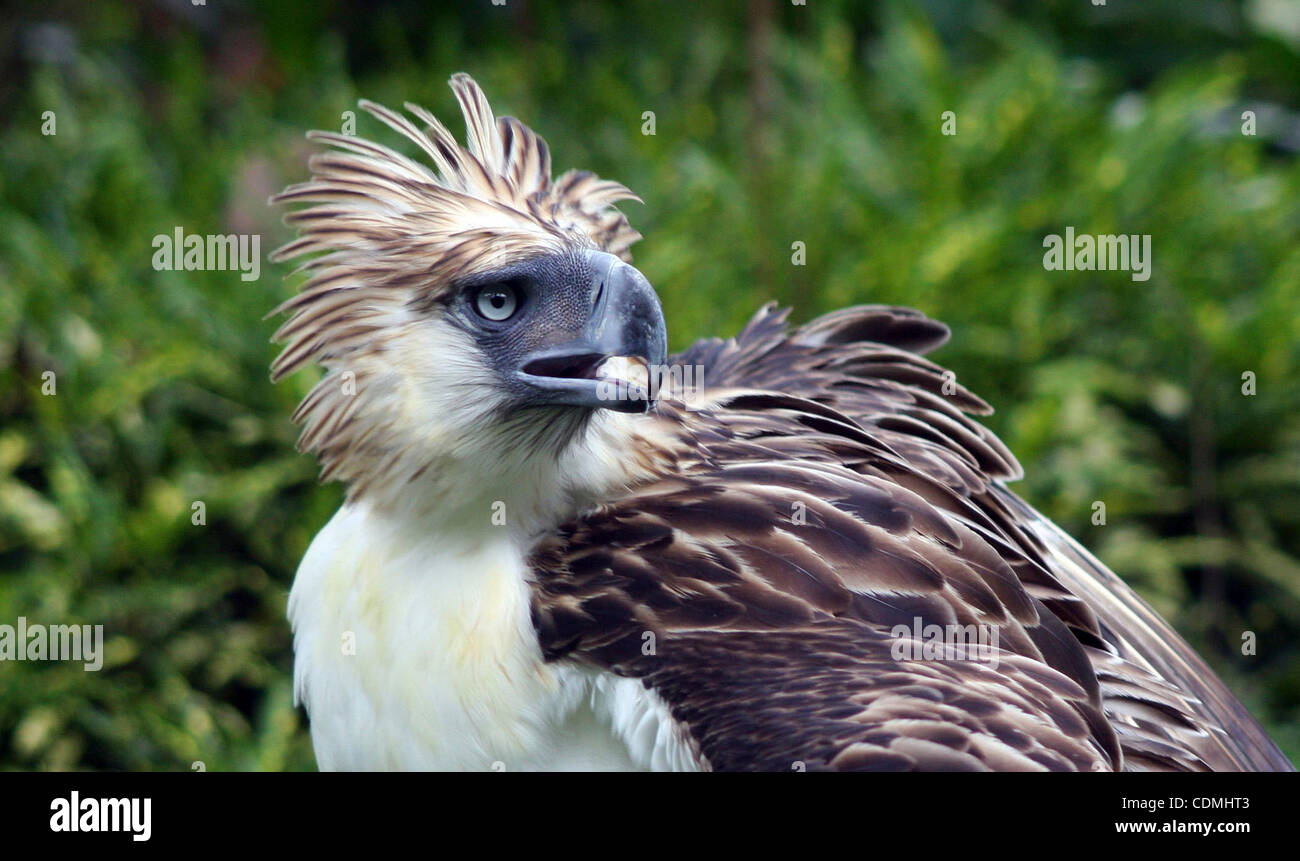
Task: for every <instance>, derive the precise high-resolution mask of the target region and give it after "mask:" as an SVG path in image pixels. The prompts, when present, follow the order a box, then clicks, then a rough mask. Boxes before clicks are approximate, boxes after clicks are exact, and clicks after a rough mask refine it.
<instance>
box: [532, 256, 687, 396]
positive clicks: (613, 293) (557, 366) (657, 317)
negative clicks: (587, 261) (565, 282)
mask: <svg viewBox="0 0 1300 861" xmlns="http://www.w3.org/2000/svg"><path fill="white" fill-rule="evenodd" d="M601 256H602V257H608V258H609V260H608V261H604V262H605V263H606V264H607V266H606V267H602V268H603V271H602V272H601V273H600V274H598V275H597V279H596V283H595V286H594V293H593V295H594V301H593V302H592V305H591V312H590V316H589V317H588V319H587V321H586V324H585V325H584V326H583V327H582V332H581V334H580V335H579V336H578V337H577V338H574V339H573V340H571V341H568V342H565V343H562V344H555V345H550V346H547V347H544V348H542V349H540V350H537V351H535V352H533V353H531V354H529V355H528V356H526V357H525V358H524V360H523V362H522V363H521V365H520V368H519V371H518V376H519V379H520V380H522V381H523V382H525V383H527V384H528V385H530V386H532V387H533V388H534V389H537V390H539V391H540V392H541V393H543V394H544V401H545V402H546V403H549V404H560V405H565V406H577V407H590V408H593V409H607V410H617V411H619V412H645V411H646V410H648V409H649V408H650V407H651V406H652V405H653V403H654V398H653V391H652V389H653V387H652V386H651V385H650V383H651V380H652V379H653V378H654V375H655V374H657V373H658V372H659V369H660V368H662V367H663V364H664V362H665V361H666V359H667V355H668V335H667V330H666V327H665V325H664V314H663V309H662V308H661V307H660V305H659V297H658V296H656V295H655V291H654V288H653V287H651V286H650V282H649V281H647V280H646V279H645V276H644V275H642V274H641V273H640V272H638V271H637V270H636V269H635V268H633V267H632V266H629V265H628V264H626V263H624V262H623V261H621V260H619V259H618V258H617V257H614V256H612V255H608V254H602V255H601Z"/></svg>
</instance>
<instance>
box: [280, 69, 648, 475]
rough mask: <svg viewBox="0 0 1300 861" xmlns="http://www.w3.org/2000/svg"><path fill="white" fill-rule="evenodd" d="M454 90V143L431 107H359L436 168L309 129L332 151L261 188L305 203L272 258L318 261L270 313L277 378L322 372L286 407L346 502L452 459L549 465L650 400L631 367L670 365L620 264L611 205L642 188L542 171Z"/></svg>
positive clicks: (467, 81)
mask: <svg viewBox="0 0 1300 861" xmlns="http://www.w3.org/2000/svg"><path fill="white" fill-rule="evenodd" d="M451 87H452V90H453V91H454V92H455V95H456V98H457V100H458V101H459V103H460V107H461V109H462V111H463V113H464V117H465V123H466V126H467V142H466V146H461V145H460V144H459V143H458V142H457V141H456V140H455V138H454V137H453V136H452V134H451V133H450V132H449V131H448V130H447V128H446V127H445V126H444V125H443V124H442V123H440V122H439V121H438V120H437V119H436V118H435V117H434V116H433V115H432V114H430V113H429V112H428V111H426V110H424V109H423V108H420V107H418V106H416V105H412V104H409V103H408V104H407V105H406V106H405V107H406V110H407V111H408V112H409V114H410V115H411V116H413V117H414V118H415V120H418V121H419V123H420V125H417V124H416V122H415V121H413V120H412V119H410V118H409V117H408V116H406V115H404V114H401V113H398V112H395V111H392V110H389V109H387V108H384V107H382V106H379V105H376V104H373V103H370V102H365V101H363V102H361V103H360V104H361V107H362V108H363V109H365V110H366V111H368V112H369V113H370V114H372V115H373V116H374V117H376V118H377V119H379V120H380V121H381V122H383V123H384V124H386V125H388V126H389V127H390V128H392V129H394V130H395V131H397V132H399V133H400V134H402V135H403V136H405V137H406V138H407V140H409V141H410V142H412V143H413V144H414V145H415V146H416V147H417V148H418V149H419V150H420V151H421V152H422V153H423V156H424V157H426V158H427V159H428V161H429V162H430V163H431V165H430V164H425V163H422V162H421V161H418V160H415V159H412V158H408V157H407V156H405V155H402V154H400V153H398V152H396V151H394V150H392V149H389V148H388V147H385V146H382V145H380V144H377V143H373V142H371V141H368V140H365V139H362V138H359V137H356V136H352V135H345V134H337V133H333V132H312V133H310V134H309V135H308V136H309V137H310V138H312V139H314V140H318V141H322V142H324V143H326V144H329V145H330V146H332V147H334V149H333V150H330V151H328V152H324V153H321V154H317V155H315V156H313V157H312V159H311V161H310V162H309V164H310V168H311V171H312V178H311V179H310V180H309V181H307V182H304V183H301V184H298V185H293V186H290V187H289V188H287V189H285V191H284V192H282V193H281V194H279V195H276V196H275V197H273V198H272V202H273V203H279V204H299V203H305V204H310V206H308V207H306V208H301V209H297V210H296V211H293V212H291V213H289V214H288V215H286V217H285V220H286V223H288V224H290V225H291V226H294V227H296V228H297V229H298V238H297V239H296V240H294V241H293V242H290V243H289V244H288V245H285V246H284V247H282V248H280V249H278V250H277V251H276V252H275V253H274V255H273V259H278V260H287V259H291V258H295V257H298V256H300V255H312V256H311V257H310V258H309V259H307V261H306V262H305V263H303V264H302V265H301V266H300V267H299V269H298V270H297V271H298V272H306V273H309V276H310V277H309V278H308V279H307V280H306V282H305V283H304V284H303V285H302V288H301V291H300V292H299V293H298V294H297V295H296V296H295V297H293V298H292V299H290V300H288V301H287V302H284V303H283V304H282V305H280V306H279V308H277V309H276V311H274V312H272V313H279V312H283V313H287V314H288V315H289V316H288V320H287V321H286V322H285V323H284V325H283V326H281V327H280V329H279V331H277V332H276V334H275V340H277V341H280V342H282V343H284V344H285V348H284V350H283V352H282V353H281V354H280V355H279V356H278V357H277V358H276V360H275V361H274V363H273V365H272V367H271V375H272V379H273V380H279V379H280V378H282V377H284V376H285V375H287V374H290V373H292V372H293V371H295V370H297V369H299V368H301V367H302V366H303V365H305V364H308V363H310V362H316V363H318V364H319V365H321V366H322V367H323V368H324V369H325V371H326V373H325V375H324V376H323V378H322V379H321V380H320V382H319V383H317V385H316V386H315V387H314V388H313V389H312V390H311V392H310V393H309V394H308V395H307V397H306V398H305V399H304V400H303V402H302V403H301V404H300V405H299V407H298V409H297V411H296V412H295V414H294V420H295V421H296V422H300V423H301V424H302V425H303V431H302V436H301V438H300V440H299V448H300V449H301V450H304V451H310V452H312V453H314V454H315V455H316V456H317V458H318V459H319V460H320V463H321V467H322V473H321V478H322V480H327V479H335V478H336V479H340V480H343V481H344V482H346V483H347V485H348V488H349V493H350V494H351V495H356V494H359V493H362V492H363V491H365V490H366V489H367V488H369V487H374V486H376V485H380V484H386V485H388V486H398V485H403V484H405V483H406V481H410V480H414V479H415V478H417V477H419V476H421V475H424V474H426V473H428V472H430V471H435V472H436V471H439V470H441V471H443V472H447V471H455V469H456V467H457V466H459V467H461V469H460V472H461V473H463V474H467V475H477V476H484V475H492V474H496V475H501V476H502V477H503V480H509V473H510V470H511V468H512V466H513V467H519V466H520V465H521V464H523V463H524V462H525V461H527V460H528V459H529V458H535V457H537V456H547V457H549V458H550V459H551V460H552V461H555V462H558V461H559V460H561V459H562V455H563V453H564V452H565V451H568V450H570V449H571V448H572V447H573V446H574V445H580V444H582V442H583V440H584V438H585V437H586V436H587V435H589V434H591V433H592V432H593V430H592V425H593V423H599V421H598V419H599V417H600V416H606V415H617V414H620V413H628V412H638V411H645V410H647V409H649V407H650V406H651V405H652V402H651V399H650V396H649V394H648V392H647V387H644V386H642V385H639V384H638V380H636V379H629V378H631V377H635V376H636V374H637V373H638V370H637V369H638V368H642V367H644V369H647V370H648V369H649V368H654V367H657V366H659V365H661V364H662V363H663V362H664V361H665V356H666V350H667V339H666V335H665V326H664V319H663V312H662V309H661V308H660V304H659V299H658V297H657V296H656V295H655V292H654V289H653V288H652V287H651V286H650V284H649V282H648V281H647V280H646V278H645V277H644V276H643V275H642V274H641V273H640V272H638V271H637V270H636V269H635V268H633V267H632V266H631V265H630V263H629V262H628V261H629V259H630V258H629V255H628V248H629V246H630V245H631V244H632V243H633V242H635V241H636V240H637V239H639V238H640V234H638V233H637V232H636V231H635V230H633V229H632V228H631V227H630V226H629V225H628V222H627V218H626V217H625V216H624V215H623V214H622V213H620V212H618V211H617V210H615V209H613V208H612V204H613V203H614V202H616V201H619V200H623V199H631V200H638V198H637V197H636V196H635V195H634V194H632V192H630V191H629V190H628V189H626V188H625V187H623V186H622V185H619V184H618V183H615V182H609V181H603V180H600V179H599V178H597V177H596V176H594V175H593V174H590V173H586V172H579V171H570V172H569V173H566V174H564V175H563V176H561V177H559V179H557V180H555V181H552V179H551V165H550V154H549V150H548V148H547V146H546V143H545V141H543V140H542V139H541V138H540V137H539V136H538V135H536V134H535V133H534V132H533V131H532V130H530V129H529V128H527V127H526V126H524V125H523V124H522V123H520V122H519V121H518V120H516V119H514V118H512V117H501V118H499V119H498V118H494V116H493V113H492V109H491V107H490V106H489V105H488V102H487V99H486V98H485V96H484V95H483V92H482V90H481V89H480V88H479V87H478V85H477V84H476V83H475V82H474V81H473V80H472V79H471V78H470V77H469V76H467V75H463V74H460V75H456V76H454V77H453V78H452V79H451ZM421 126H422V127H421ZM611 383H614V384H613V385H611ZM629 383H631V384H629ZM611 393H617V396H614V397H611V396H610V394H611ZM403 479H405V481H404V480H403Z"/></svg>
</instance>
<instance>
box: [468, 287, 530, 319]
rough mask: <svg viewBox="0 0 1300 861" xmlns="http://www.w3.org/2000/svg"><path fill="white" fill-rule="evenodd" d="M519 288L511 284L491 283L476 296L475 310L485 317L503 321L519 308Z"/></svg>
mask: <svg viewBox="0 0 1300 861" xmlns="http://www.w3.org/2000/svg"><path fill="white" fill-rule="evenodd" d="M519 300H520V296H519V289H518V288H516V287H514V286H512V285H510V284H491V285H489V286H487V287H484V288H483V289H482V290H479V291H478V295H477V296H475V297H474V310H476V311H478V313H479V314H480V315H482V316H483V317H484V318H486V319H488V320H491V321H493V322H494V323H501V322H503V321H505V320H509V319H510V318H511V317H513V316H514V314H515V311H518V310H519V304H520V301H519Z"/></svg>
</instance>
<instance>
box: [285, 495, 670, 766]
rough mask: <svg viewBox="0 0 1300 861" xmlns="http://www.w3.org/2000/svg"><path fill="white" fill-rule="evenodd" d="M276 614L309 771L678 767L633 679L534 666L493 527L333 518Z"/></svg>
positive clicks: (660, 712)
mask: <svg viewBox="0 0 1300 861" xmlns="http://www.w3.org/2000/svg"><path fill="white" fill-rule="evenodd" d="M289 618H290V621H291V622H292V623H293V627H294V652H295V658H294V688H295V693H296V695H297V697H298V698H299V699H300V701H302V702H303V703H304V704H305V705H306V707H307V710H308V713H309V715H310V718H311V730H312V743H313V745H314V747H315V749H316V757H317V761H318V763H319V765H320V767H321V768H322V769H326V770H338V769H344V770H354V769H368V770H379V769H385V770H387V769H402V770H440V769H468V770H485V771H486V770H492V769H497V770H507V771H522V770H534V769H563V770H580V769H600V770H606V769H628V768H638V767H639V768H650V767H653V768H656V769H660V768H689V767H692V766H693V765H694V762H693V760H692V758H691V757H690V756H689V755H687V753H686V751H685V748H684V746H683V745H682V744H681V743H680V741H679V734H678V733H677V732H675V730H674V726H673V724H672V721H671V720H670V719H669V718H668V716H667V711H666V709H665V708H664V707H663V705H662V703H660V702H659V701H658V698H657V697H655V696H654V695H653V694H650V693H649V692H646V691H645V690H644V689H643V688H642V686H641V684H640V683H639V682H637V681H634V680H628V679H619V678H616V677H614V676H610V675H607V674H592V673H588V672H586V671H583V670H580V669H578V668H576V667H572V666H567V665H563V664H548V663H546V662H544V661H543V660H542V655H541V651H540V649H539V647H538V644H537V639H536V635H535V633H534V631H533V627H532V623H531V620H530V617H529V599H528V584H527V582H526V581H525V578H524V569H523V557H522V553H521V550H520V548H519V547H517V546H516V544H515V542H514V541H512V540H511V539H510V537H509V535H508V534H507V533H506V532H505V531H504V530H500V531H497V532H482V533H478V534H472V535H466V534H461V535H456V536H453V535H437V534H429V533H428V532H424V533H421V532H420V531H418V530H416V529H412V528H410V527H408V526H403V525H400V524H396V523H394V522H393V521H391V520H389V519H386V518H382V517H379V516H377V515H375V514H374V512H373V511H371V510H370V509H369V508H367V507H366V506H365V505H364V504H358V505H348V506H345V507H344V508H343V509H341V510H340V511H339V512H338V514H336V515H335V516H334V518H333V519H332V520H331V521H330V523H329V524H328V525H327V526H326V527H325V528H324V529H323V530H322V531H321V533H320V534H319V535H317V537H316V539H315V540H314V541H313V542H312V545H311V548H310V549H309V550H308V552H307V555H306V556H305V557H304V559H303V561H302V565H301V566H300V568H299V570H298V575H297V578H296V579H295V581H294V585H293V591H292V593H291V595H290V598H289Z"/></svg>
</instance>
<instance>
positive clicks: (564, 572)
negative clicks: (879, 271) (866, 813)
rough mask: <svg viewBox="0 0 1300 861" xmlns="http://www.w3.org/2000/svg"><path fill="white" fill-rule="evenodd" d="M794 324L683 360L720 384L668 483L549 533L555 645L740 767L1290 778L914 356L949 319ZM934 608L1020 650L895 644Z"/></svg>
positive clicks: (1208, 678)
mask: <svg viewBox="0 0 1300 861" xmlns="http://www.w3.org/2000/svg"><path fill="white" fill-rule="evenodd" d="M578 181H581V180H578V179H572V180H570V182H578ZM784 319H785V313H784V312H779V311H775V310H774V309H772V308H771V307H768V308H764V309H763V310H761V311H760V312H759V313H758V315H756V316H755V318H754V319H753V320H752V321H751V322H750V323H749V325H748V326H746V327H745V329H744V331H743V332H742V333H741V334H740V335H739V336H738V337H736V338H734V339H730V340H727V341H722V340H717V339H714V340H708V341H702V342H700V343H698V344H696V345H695V346H693V347H691V348H690V349H689V350H687V351H686V352H685V353H683V354H682V355H680V356H678V357H675V358H674V359H673V361H675V362H677V363H680V364H682V365H700V366H703V368H704V374H705V377H704V378H705V381H706V383H707V388H706V390H705V392H704V393H703V397H702V398H700V399H698V400H697V401H693V402H692V408H691V409H684V408H682V407H681V406H679V405H677V404H673V403H669V402H661V404H660V406H659V408H658V415H657V416H655V417H652V418H651V419H648V420H655V421H658V422H659V423H660V424H661V425H662V427H663V429H664V432H665V433H667V434H670V435H671V436H672V437H673V438H674V439H675V442H674V443H673V448H674V451H675V454H676V456H675V457H674V458H671V459H665V461H664V462H665V463H671V464H672V467H671V469H670V471H668V472H666V473H665V474H663V475H662V476H661V477H660V478H659V479H658V480H657V481H652V482H649V483H646V484H643V485H641V486H638V487H636V488H633V489H632V490H631V491H629V492H628V493H627V495H625V496H624V497H622V498H620V499H616V500H612V501H609V502H608V503H607V504H605V505H603V506H601V507H600V508H598V509H597V510H595V511H592V512H589V513H588V514H586V515H585V516H583V517H581V518H579V519H577V520H575V521H572V522H570V523H567V524H564V525H563V526H562V527H561V528H560V529H559V530H558V531H556V532H555V533H554V534H552V535H550V536H548V537H546V538H544V539H543V540H542V541H541V542H540V543H539V544H538V545H537V547H536V548H535V551H534V553H533V560H532V561H533V566H534V576H535V586H534V610H533V615H534V622H535V625H536V628H537V631H538V635H539V638H540V641H541V645H542V648H543V651H544V653H545V655H546V656H547V658H548V659H550V660H566V661H577V662H580V663H583V664H586V665H589V666H594V667H598V668H601V669H604V670H607V671H611V672H614V673H617V674H619V675H623V676H629V677H633V678H639V679H641V680H642V682H643V683H644V684H645V685H646V686H647V687H648V688H650V689H652V690H654V691H655V692H656V693H657V694H658V695H659V696H660V697H661V698H662V699H663V700H664V702H666V703H667V705H668V706H669V708H670V710H671V713H672V715H673V717H674V718H675V720H676V721H677V722H678V723H679V724H680V726H681V727H682V728H683V729H684V731H685V732H686V733H687V736H688V737H689V739H690V740H691V742H692V744H693V746H694V747H695V748H697V749H698V750H699V751H700V753H701V755H702V757H703V760H704V764H706V765H708V766H710V767H712V768H715V769H737V770H755V769H758V770H781V771H789V770H802V769H809V770H820V769H832V770H864V771H871V770H889V771H893V770H908V769H920V770H1019V769H1048V770H1113V769H1120V768H1128V769H1130V770H1209V769H1214V770H1220V769H1223V770H1235V769H1289V768H1290V764H1289V763H1288V762H1287V761H1286V759H1285V757H1283V756H1282V754H1281V753H1280V752H1279V751H1278V750H1277V748H1276V747H1275V746H1274V745H1273V744H1272V742H1271V741H1270V740H1269V739H1268V738H1267V736H1266V735H1265V734H1264V732H1263V730H1262V729H1260V728H1259V726H1258V724H1256V723H1255V721H1254V720H1253V719H1252V718H1251V717H1250V715H1249V714H1247V713H1246V711H1245V710H1244V709H1243V708H1242V707H1241V705H1240V704H1239V703H1237V701H1236V700H1235V699H1234V698H1233V697H1232V696H1231V694H1229V693H1228V692H1227V690H1226V689H1225V688H1224V687H1223V685H1222V683H1221V682H1219V681H1218V680H1217V679H1215V678H1214V676H1213V674H1212V673H1210V671H1209V670H1208V669H1207V668H1206V667H1205V665H1204V664H1203V663H1202V662H1201V661H1200V659H1199V658H1197V657H1196V656H1195V654H1193V653H1192V651H1191V650H1190V648H1189V647H1188V646H1187V645H1186V644H1185V643H1184V642H1183V641H1182V640H1181V639H1180V638H1179V637H1178V636H1177V634H1175V633H1174V632H1173V631H1172V630H1171V629H1170V628H1169V627H1168V625H1166V624H1165V623H1164V622H1163V621H1162V620H1160V619H1159V618H1158V617H1157V616H1156V615H1155V614H1154V613H1153V612H1152V611H1151V610H1150V608H1149V607H1147V606H1146V605H1145V604H1144V603H1142V601H1141V600H1140V599H1139V598H1137V596H1136V595H1134V594H1133V593H1132V591H1131V590H1130V589H1129V588H1128V587H1127V586H1126V585H1125V584H1124V583H1123V582H1122V581H1120V580H1119V578H1118V577H1116V576H1115V575H1114V574H1113V573H1111V572H1110V571H1108V570H1107V569H1105V567H1104V566H1102V565H1101V563H1099V562H1097V561H1096V560H1095V559H1093V558H1092V557H1091V556H1090V555H1089V554H1087V553H1086V551H1084V550H1082V548H1080V547H1078V545H1076V544H1074V543H1073V542H1072V541H1070V540H1069V539H1068V538H1067V537H1066V536H1064V535H1063V534H1062V533H1060V531H1059V530H1057V529H1056V528H1055V527H1054V526H1052V525H1051V524H1050V523H1048V522H1047V521H1046V520H1045V519H1044V518H1042V517H1041V516H1040V515H1038V514H1037V512H1035V511H1033V510H1032V509H1031V508H1030V507H1029V506H1027V505H1026V504H1025V503H1023V502H1022V501H1021V500H1019V499H1018V498H1017V497H1015V495H1014V494H1012V493H1011V492H1010V491H1009V490H1007V489H1006V487H1005V486H1004V485H1003V483H1002V482H1003V481H1006V480H1011V479H1014V478H1017V477H1019V476H1020V474H1021V470H1020V465H1019V464H1018V463H1017V462H1016V460H1015V458H1014V457H1013V456H1012V455H1011V453H1010V452H1009V451H1007V449H1006V447H1005V446H1004V445H1003V444H1002V443H1001V442H1000V441H999V440H998V439H997V438H996V437H995V436H994V435H993V434H992V433H990V432H989V431H988V430H987V429H985V428H983V427H982V426H981V425H979V424H977V423H976V422H975V421H974V420H972V419H971V418H970V415H969V414H970V413H976V414H978V413H984V412H987V411H988V407H987V405H986V404H985V403H984V402H983V401H981V400H980V399H979V398H977V397H975V396H974V395H973V394H971V393H969V392H968V391H966V390H965V389H964V388H962V387H961V386H960V385H958V384H956V382H955V378H954V377H953V376H952V375H951V374H949V373H947V372H945V371H944V370H943V369H942V368H940V367H939V366H937V365H934V364H933V363H931V362H929V361H927V360H925V359H922V358H921V357H920V356H919V355H917V354H916V353H915V352H911V351H920V350H924V349H929V348H932V347H935V346H937V345H938V344H940V343H942V342H943V340H944V339H945V338H946V337H947V329H946V328H945V327H943V326H942V325H941V324H938V323H935V322H933V321H930V320H928V319H926V318H925V317H924V316H922V315H920V314H918V313H917V312H915V311H910V310H906V309H895V308H886V307H881V306H863V307H860V308H852V309H846V310H844V311H839V312H836V313H834V314H831V315H828V316H826V317H823V318H821V319H819V320H816V321H813V322H812V323H810V324H808V325H807V326H804V327H803V328H801V329H798V330H796V331H794V332H793V333H787V331H786V329H785V326H784ZM917 620H919V622H920V623H921V624H922V625H930V624H934V625H962V626H983V628H984V629H985V630H986V631H995V632H996V635H997V652H996V657H997V661H996V665H994V663H993V662H992V661H988V660H978V659H972V658H971V656H970V655H963V654H949V655H937V656H935V655H931V656H926V655H925V654H924V653H920V654H918V655H916V656H912V657H910V658H909V657H906V656H904V657H903V659H901V660H896V659H895V654H894V653H895V650H896V648H897V647H898V646H899V644H900V643H902V642H904V641H909V642H911V641H913V640H914V639H915V638H914V637H913V635H912V634H911V633H909V634H906V635H902V636H898V633H899V632H897V631H894V630H893V628H894V626H895V625H903V626H906V627H908V628H909V629H911V628H912V626H913V623H914V622H915V621H917ZM647 632H652V633H653V635H654V636H653V638H652V641H653V643H654V648H653V649H651V650H649V651H648V652H647V649H646V648H645V643H646V642H647V638H646V636H645V635H646V633H647ZM914 645H917V646H920V645H921V644H920V643H914ZM985 657H987V656H985ZM936 658H939V659H936Z"/></svg>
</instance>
